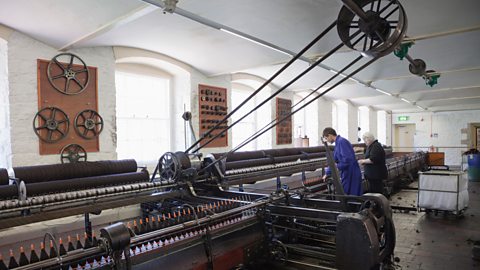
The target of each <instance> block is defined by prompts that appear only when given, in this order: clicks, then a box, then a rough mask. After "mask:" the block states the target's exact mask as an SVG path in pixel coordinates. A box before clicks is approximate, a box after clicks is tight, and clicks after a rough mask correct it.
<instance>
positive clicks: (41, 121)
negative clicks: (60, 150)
mask: <svg viewBox="0 0 480 270" xmlns="http://www.w3.org/2000/svg"><path fill="white" fill-rule="evenodd" d="M69 127H70V120H69V119H68V116H67V114H66V113H65V112H64V111H62V110H60V109H59V108H56V107H47V108H43V109H41V110H40V111H39V112H37V113H36V114H35V117H34V118H33V131H35V134H37V136H38V138H40V140H42V141H44V142H47V143H55V142H58V141H60V140H61V139H63V138H65V137H66V136H67V134H68V129H69Z"/></svg>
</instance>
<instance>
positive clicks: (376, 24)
mask: <svg viewBox="0 0 480 270" xmlns="http://www.w3.org/2000/svg"><path fill="white" fill-rule="evenodd" d="M342 2H343V3H344V6H343V7H342V8H341V9H340V13H339V15H338V21H337V31H338V35H339V36H340V39H341V40H342V42H343V43H344V44H345V45H346V46H347V47H349V48H351V49H353V50H356V51H359V52H361V53H362V55H364V56H371V57H381V56H384V55H387V54H389V53H391V52H392V51H393V50H394V49H395V48H396V47H397V46H398V45H399V44H400V43H401V42H402V40H403V38H404V37H405V33H406V31H407V16H406V15H405V11H404V9H403V7H402V6H401V5H400V3H399V2H398V1H396V0H342ZM359 30H360V32H361V33H360V34H355V33H357V32H358V31H359Z"/></svg>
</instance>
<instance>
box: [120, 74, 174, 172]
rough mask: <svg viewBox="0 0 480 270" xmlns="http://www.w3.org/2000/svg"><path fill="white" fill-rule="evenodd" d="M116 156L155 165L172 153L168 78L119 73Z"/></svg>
mask: <svg viewBox="0 0 480 270" xmlns="http://www.w3.org/2000/svg"><path fill="white" fill-rule="evenodd" d="M115 83H116V87H117V96H116V98H117V103H116V104H117V107H116V115H117V154H118V158H119V159H124V158H134V159H135V160H136V161H137V162H138V163H139V164H146V165H152V164H155V163H156V162H157V161H158V158H159V153H164V152H167V151H170V146H171V144H170V125H171V123H170V86H169V84H170V82H169V79H168V78H165V77H158V76H150V75H149V76H147V75H140V74H136V73H128V72H123V71H117V72H116V73H115Z"/></svg>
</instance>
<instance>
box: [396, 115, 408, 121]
mask: <svg viewBox="0 0 480 270" xmlns="http://www.w3.org/2000/svg"><path fill="white" fill-rule="evenodd" d="M397 119H398V121H408V120H409V119H410V116H406V115H401V116H399V117H398V118H397Z"/></svg>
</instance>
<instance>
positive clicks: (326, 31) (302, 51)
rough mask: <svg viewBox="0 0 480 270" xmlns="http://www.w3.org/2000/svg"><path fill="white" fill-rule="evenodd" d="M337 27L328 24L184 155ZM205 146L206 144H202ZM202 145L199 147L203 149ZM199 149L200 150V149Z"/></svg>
mask: <svg viewBox="0 0 480 270" xmlns="http://www.w3.org/2000/svg"><path fill="white" fill-rule="evenodd" d="M336 25H337V21H334V22H333V23H332V24H330V25H329V26H328V27H327V28H326V29H325V30H324V31H323V32H322V33H320V35H318V36H317V37H316V38H315V39H314V40H312V41H311V42H310V43H309V44H308V45H307V46H306V47H305V48H303V49H302V50H301V51H300V52H299V53H297V54H296V55H295V56H294V57H293V58H292V59H290V61H288V62H287V63H286V64H285V65H284V66H283V67H282V68H280V69H279V70H278V71H277V72H275V74H273V76H272V77H270V78H269V79H268V80H267V81H265V82H264V83H263V84H262V85H261V86H260V87H259V88H258V89H257V90H255V92H253V93H252V94H251V95H250V96H249V97H247V98H246V99H245V100H244V101H243V102H242V103H240V105H239V106H237V107H236V108H235V109H233V110H232V111H231V112H230V113H228V114H227V115H226V116H225V117H224V118H223V119H222V120H220V122H219V123H217V124H216V125H215V126H214V127H213V128H211V129H210V130H208V131H207V133H205V134H203V135H200V138H199V139H198V140H197V141H196V142H194V143H193V144H192V145H191V146H190V147H189V148H188V149H187V150H185V153H188V152H189V151H190V150H192V149H193V148H194V147H195V146H197V145H198V144H199V143H200V142H201V141H202V140H203V139H204V138H205V137H206V136H208V135H210V134H211V133H212V132H213V130H215V129H216V128H218V127H219V126H220V125H221V124H223V123H224V122H225V121H226V120H227V119H228V118H229V117H231V116H232V115H233V114H234V113H235V112H237V111H238V110H239V109H240V108H241V107H242V106H244V105H245V104H246V103H247V102H248V101H249V100H251V99H252V98H253V97H254V96H255V95H257V94H258V93H259V92H260V91H261V90H262V89H263V88H265V86H267V85H268V84H270V83H271V82H272V81H273V80H274V79H275V78H276V77H277V76H278V75H280V74H281V73H282V72H283V71H284V70H285V69H287V68H288V67H289V66H290V65H291V64H293V62H295V61H296V60H297V59H299V58H300V56H302V55H303V54H304V53H305V52H306V51H307V50H308V49H310V48H311V47H312V46H313V45H315V44H316V43H317V42H318V41H319V40H320V39H321V38H323V37H324V36H325V35H326V34H327V33H328V32H330V30H332V29H333V28H334V27H335V26H336ZM204 145H206V144H204ZM204 145H202V146H201V147H203V146H204ZM201 147H200V148H201ZM198 150H199V148H197V149H196V150H195V151H198Z"/></svg>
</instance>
